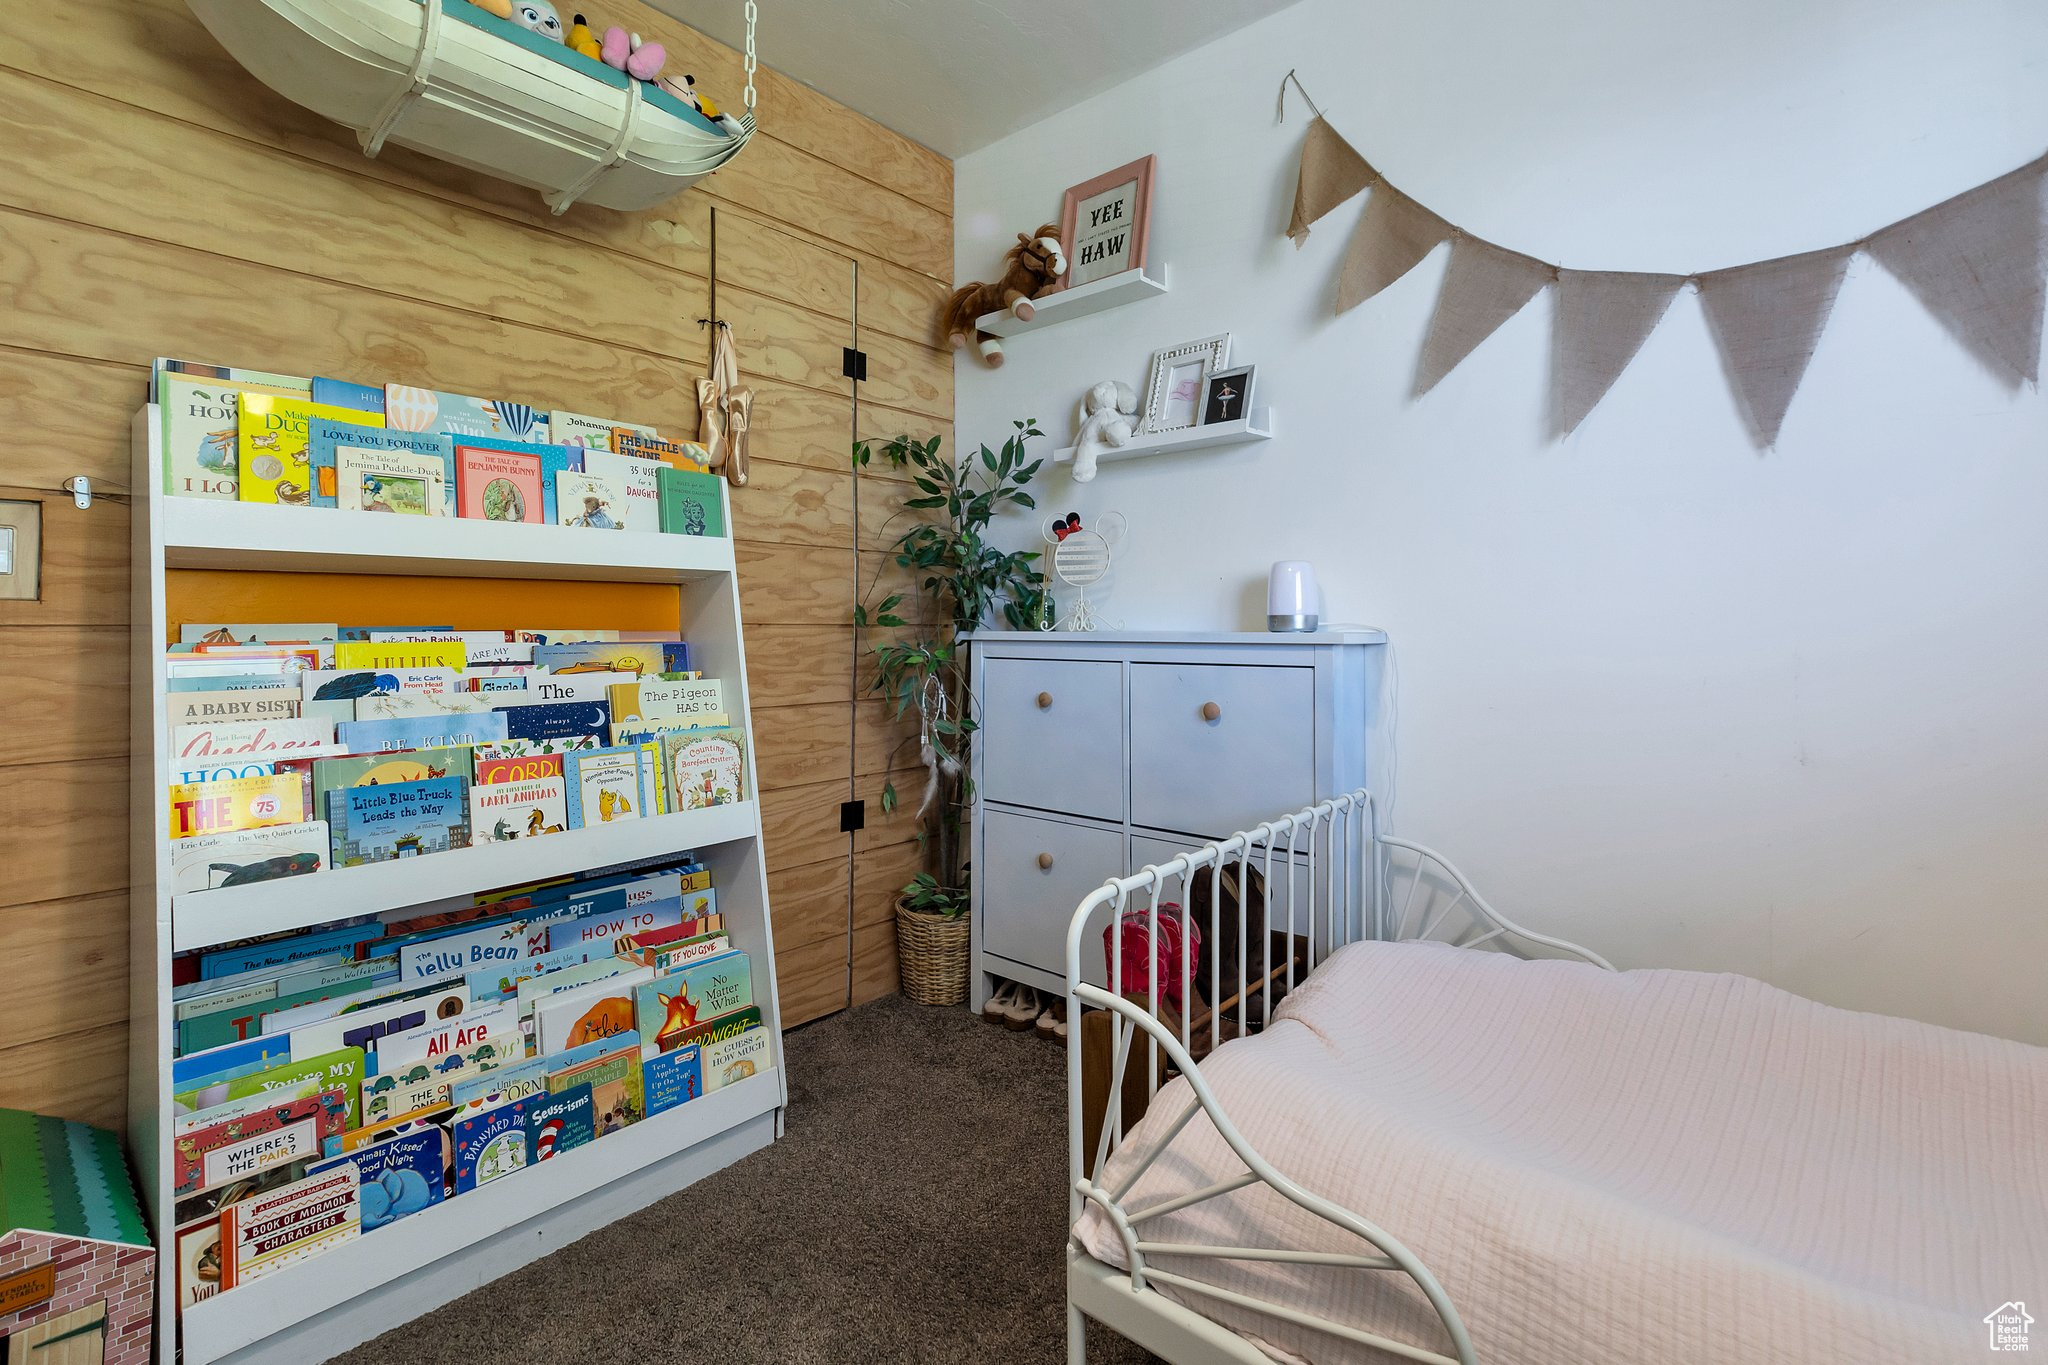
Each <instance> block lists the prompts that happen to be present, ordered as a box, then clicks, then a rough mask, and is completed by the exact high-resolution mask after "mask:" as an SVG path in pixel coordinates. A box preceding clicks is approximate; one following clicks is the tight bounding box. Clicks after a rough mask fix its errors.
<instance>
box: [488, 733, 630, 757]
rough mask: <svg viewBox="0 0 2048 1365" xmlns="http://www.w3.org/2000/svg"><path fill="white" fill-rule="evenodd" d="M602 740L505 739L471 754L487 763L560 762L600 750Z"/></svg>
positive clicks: (594, 737) (583, 737)
mask: <svg viewBox="0 0 2048 1365" xmlns="http://www.w3.org/2000/svg"><path fill="white" fill-rule="evenodd" d="M603 747H604V740H603V739H601V738H600V737H598V736H597V735H562V736H560V737H558V738H555V739H505V740H498V741H496V742H494V743H489V744H479V745H476V746H475V747H474V748H473V749H472V750H471V752H472V753H474V754H475V756H476V760H477V761H478V762H479V763H481V762H487V761H489V760H491V759H534V758H552V759H554V760H555V761H556V762H560V761H561V760H562V759H563V758H564V757H565V756H567V755H569V754H572V753H575V752H576V751H578V750H580V749H602V748H603Z"/></svg>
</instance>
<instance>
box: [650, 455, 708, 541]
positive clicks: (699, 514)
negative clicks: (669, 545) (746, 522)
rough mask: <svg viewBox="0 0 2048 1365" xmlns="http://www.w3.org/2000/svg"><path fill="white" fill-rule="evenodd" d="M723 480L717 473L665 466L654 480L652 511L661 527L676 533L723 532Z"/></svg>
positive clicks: (683, 534)
mask: <svg viewBox="0 0 2048 1365" xmlns="http://www.w3.org/2000/svg"><path fill="white" fill-rule="evenodd" d="M724 483H725V480H723V479H721V478H719V477H718V475H716V474H699V473H695V472H693V471H691V470H686V469H672V468H668V467H666V466H664V467H663V469H662V471H661V473H660V474H658V475H657V476H656V482H655V511H656V515H657V516H658V518H659V520H660V525H661V529H662V530H664V531H666V532H668V533H669V534H670V535H677V536H722V535H724V534H725V490H724V487H723V485H724Z"/></svg>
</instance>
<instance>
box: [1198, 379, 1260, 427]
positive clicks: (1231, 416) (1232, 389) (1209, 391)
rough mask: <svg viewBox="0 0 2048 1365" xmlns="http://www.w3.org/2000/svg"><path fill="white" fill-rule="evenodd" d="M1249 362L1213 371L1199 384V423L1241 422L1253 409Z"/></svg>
mask: <svg viewBox="0 0 2048 1365" xmlns="http://www.w3.org/2000/svg"><path fill="white" fill-rule="evenodd" d="M1255 368H1256V367H1255V366H1252V365H1239V366H1237V367H1235V368H1233V369H1228V370H1216V371H1214V372H1212V373H1211V374H1210V376H1209V379H1208V382H1207V383H1205V384H1203V385H1202V425H1203V426H1205V427H1210V426H1215V425H1216V424H1218V423H1219V422H1241V421H1243V420H1244V419H1245V417H1246V415H1247V414H1249V413H1250V412H1251V410H1252V371H1253V370H1254V369H1255Z"/></svg>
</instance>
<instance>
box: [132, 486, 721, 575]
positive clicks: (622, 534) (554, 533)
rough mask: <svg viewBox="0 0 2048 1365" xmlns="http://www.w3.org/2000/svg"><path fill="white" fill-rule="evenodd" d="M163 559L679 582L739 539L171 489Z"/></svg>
mask: <svg viewBox="0 0 2048 1365" xmlns="http://www.w3.org/2000/svg"><path fill="white" fill-rule="evenodd" d="M162 508H163V510H162V514H161V516H160V518H159V526H160V528H161V530H162V534H163V545H164V567H166V568H170V569H271V570H282V571H285V572H292V573H329V572H331V573H366V574H418V575H437V576H442V577H450V578H545V579H563V580H572V581H578V582H610V583H676V582H681V581H683V580H686V579H694V578H707V577H710V576H712V575H715V574H729V573H731V572H732V569H733V554H732V540H731V539H730V538H729V537H725V536H678V535H660V534H651V533H648V532H645V531H594V530H591V529H589V528H588V527H581V526H531V525H525V524H520V523H508V522H498V521H480V520H476V519H473V518H467V517H404V516H391V515H388V514H385V513H380V512H354V511H342V510H340V509H338V508H332V507H278V506H274V505H270V504H266V503H256V502H224V501H219V500H217V499H212V498H165V499H163V503H162Z"/></svg>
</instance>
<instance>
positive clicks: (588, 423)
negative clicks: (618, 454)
mask: <svg viewBox="0 0 2048 1365" xmlns="http://www.w3.org/2000/svg"><path fill="white" fill-rule="evenodd" d="M614 431H630V432H632V433H633V434H634V435H635V436H652V435H654V434H655V432H654V428H653V427H643V426H639V425H637V424H636V423H633V422H621V421H618V420H617V419H616V418H611V417H585V416H584V415H583V414H581V413H578V412H563V411H561V410H559V409H557V410H556V411H554V412H551V413H549V414H548V439H549V440H550V441H553V442H554V443H555V444H556V445H558V446H584V447H586V448H588V449H591V450H610V449H611V448H612V433H613V432H614Z"/></svg>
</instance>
